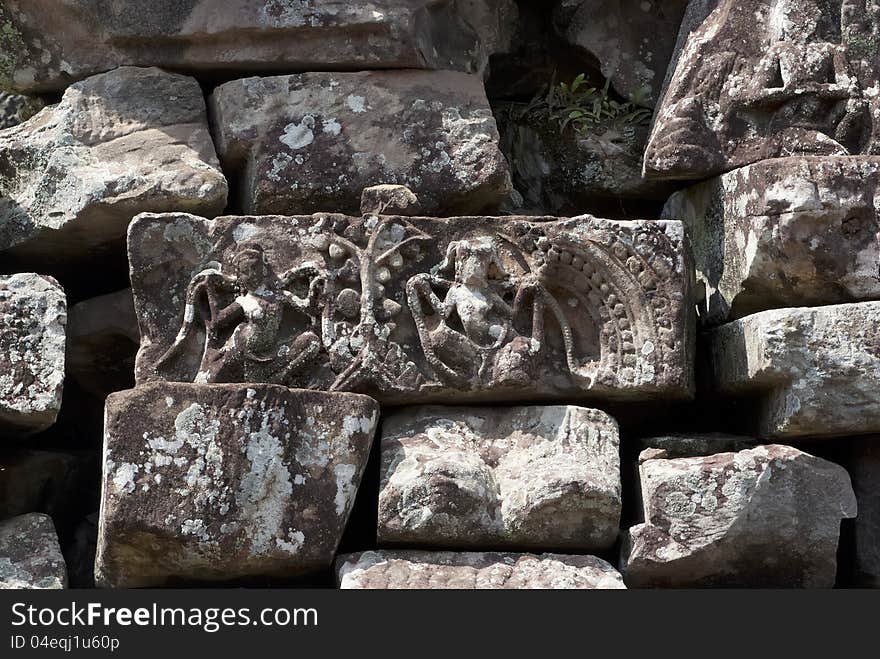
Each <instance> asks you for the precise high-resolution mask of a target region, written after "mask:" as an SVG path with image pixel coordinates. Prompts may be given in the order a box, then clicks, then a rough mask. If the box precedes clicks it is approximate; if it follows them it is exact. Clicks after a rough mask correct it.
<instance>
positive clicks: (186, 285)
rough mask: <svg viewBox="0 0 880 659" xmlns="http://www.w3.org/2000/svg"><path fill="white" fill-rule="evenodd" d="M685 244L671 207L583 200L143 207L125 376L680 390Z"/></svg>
mask: <svg viewBox="0 0 880 659" xmlns="http://www.w3.org/2000/svg"><path fill="white" fill-rule="evenodd" d="M688 249H689V248H688V246H687V244H686V238H685V236H684V233H683V230H682V225H681V224H680V223H678V222H643V221H630V222H613V221H609V220H600V219H596V218H593V217H591V216H582V217H579V218H572V219H569V220H560V221H550V219H549V218H544V221H538V222H533V221H527V220H526V218H518V217H503V218H493V217H464V218H452V219H449V220H437V219H433V218H406V217H399V216H381V217H376V216H368V217H360V218H352V217H346V216H343V215H333V214H316V215H312V216H295V217H276V216H266V217H223V218H218V219H216V220H213V221H210V220H205V219H203V218H199V217H195V216H191V215H185V214H164V215H153V214H144V215H141V216H139V217H138V218H136V219H135V220H134V222H133V223H132V225H131V228H130V231H129V257H130V262H131V282H132V288H133V292H134V299H135V310H136V312H137V314H138V321H139V324H140V330H141V348H140V351H139V352H138V358H137V364H136V378H137V381H138V382H146V381H149V380H155V379H165V380H170V381H188V382H193V381H196V382H242V381H249V382H275V383H279V384H285V385H287V386H298V387H306V388H318V389H329V390H348V391H352V390H353V391H358V392H361V393H366V394H369V395H371V396H373V397H375V398H377V399H379V400H381V401H382V402H383V403H403V402H415V401H418V402H421V403H425V402H461V401H479V400H485V401H492V400H501V399H505V400H517V399H523V398H528V399H530V400H542V399H553V398H557V397H562V396H567V397H572V396H574V397H577V398H579V399H583V400H587V399H590V398H621V399H631V398H633V397H635V396H641V397H644V398H659V397H666V398H682V397H687V396H688V395H689V394H690V392H691V388H692V385H693V377H692V360H693V346H692V343H693V318H692V314H693V306H692V303H691V301H690V286H691V278H692V272H691V269H690V268H691V265H690V257H689V255H688ZM206 327H207V328H209V330H210V331H209V332H208V333H207V334H206V332H205V328H206Z"/></svg>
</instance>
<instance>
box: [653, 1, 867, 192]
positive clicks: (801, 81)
mask: <svg viewBox="0 0 880 659" xmlns="http://www.w3.org/2000/svg"><path fill="white" fill-rule="evenodd" d="M878 39H880V17H878V14H877V12H876V11H873V10H866V8H865V4H864V3H862V5H861V8H859V3H858V2H850V1H849V0H847V1H843V2H842V1H841V0H831V1H829V0H772V1H768V0H708V1H707V0H692V2H691V3H690V5H689V6H688V11H687V14H686V15H685V18H684V23H683V27H682V31H681V33H680V37H679V44H678V46H677V53H676V55H674V56H673V61H672V63H671V64H670V67H671V68H672V69H673V73H672V75H671V76H670V77H669V79H668V82H667V84H666V85H665V88H664V91H663V94H662V97H661V99H662V100H661V101H660V103H659V105H658V108H657V113H656V114H655V118H654V126H653V131H652V135H651V138H650V140H649V142H648V147H647V150H646V153H645V174H646V175H647V176H651V177H659V178H680V179H702V178H706V177H708V176H712V175H714V174H719V173H721V172H724V171H728V170H731V169H734V168H736V167H741V166H743V165H747V164H749V163H754V162H758V161H760V160H764V159H767V158H777V157H780V156H789V155H823V156H847V155H856V154H870V153H876V152H877V149H878V138H880V121H878V116H880V95H878V94H877V93H876V91H875V90H876V88H877V85H878V83H880V49H878V48H877V43H878Z"/></svg>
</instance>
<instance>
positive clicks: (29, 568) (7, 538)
mask: <svg viewBox="0 0 880 659" xmlns="http://www.w3.org/2000/svg"><path fill="white" fill-rule="evenodd" d="M66 587H67V566H66V565H65V564H64V557H63V556H62V555H61V547H59V546H58V536H57V535H56V534H55V525H54V524H52V518H51V517H49V516H48V515H42V514H40V513H29V514H27V515H19V516H18V517H13V518H11V519H7V520H5V521H3V522H0V589H8V590H18V589H41V590H42V589H60V588H66Z"/></svg>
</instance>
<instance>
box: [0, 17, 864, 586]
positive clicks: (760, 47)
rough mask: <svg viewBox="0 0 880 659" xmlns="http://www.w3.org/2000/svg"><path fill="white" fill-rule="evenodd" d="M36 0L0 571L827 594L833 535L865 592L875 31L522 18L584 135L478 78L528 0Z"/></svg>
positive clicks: (6, 29) (511, 49)
mask: <svg viewBox="0 0 880 659" xmlns="http://www.w3.org/2000/svg"><path fill="white" fill-rule="evenodd" d="M56 4H57V3H50V2H43V1H39V0H38V1H35V2H16V1H12V2H6V3H5V4H4V6H3V7H2V8H0V19H2V21H3V30H2V31H0V48H2V51H3V52H2V53H0V81H2V83H3V85H4V86H5V87H7V88H8V89H10V90H12V91H15V92H17V93H24V94H30V95H32V96H34V97H35V98H36V96H38V95H41V94H42V95H44V99H42V100H41V99H39V98H36V100H34V101H32V102H31V101H28V102H29V103H32V104H31V105H30V106H29V107H30V108H32V109H33V110H36V109H38V107H39V106H40V105H41V104H42V103H43V100H45V101H49V104H48V106H47V107H45V108H44V109H42V110H40V111H39V112H37V113H36V114H35V115H34V116H33V117H30V118H27V116H26V115H27V114H29V111H28V112H20V111H19V110H17V109H16V110H15V117H14V118H13V119H12V120H11V121H10V123H15V124H16V125H13V126H11V127H9V128H7V129H5V130H2V131H0V266H2V270H0V272H4V273H5V272H7V271H8V274H3V275H0V346H2V347H3V350H2V351H0V439H2V442H3V443H4V444H8V445H9V446H8V447H7V446H3V447H0V461H2V462H3V464H5V465H7V468H5V469H4V470H3V472H2V473H3V475H2V476H0V498H2V500H0V512H2V514H0V518H2V519H0V584H2V585H3V586H4V587H39V588H59V587H64V586H65V585H66V584H67V581H68V576H67V575H68V572H70V574H71V575H74V574H75V575H77V577H76V578H77V579H80V576H79V575H80V574H81V573H82V572H83V571H85V572H87V573H89V572H90V570H89V568H88V567H86V568H85V570H83V567H82V566H83V565H85V566H89V565H94V570H93V577H94V580H95V582H96V584H97V585H98V586H101V587H110V588H120V587H153V586H175V585H205V584H208V583H211V584H216V583H225V584H245V585H248V584H252V583H256V582H259V583H264V582H269V583H273V584H280V585H286V584H291V583H306V584H310V585H311V584H315V583H323V584H324V585H330V583H331V582H332V583H333V584H334V585H337V586H338V587H340V588H345V589H350V588H590V589H619V588H624V587H723V586H749V587H813V588H816V587H820V588H821V587H831V586H834V585H835V584H838V585H850V584H849V583H843V584H841V578H840V574H841V573H842V571H841V569H840V566H838V564H837V557H838V551H839V548H840V535H841V522H842V520H849V519H852V518H855V521H854V522H850V523H851V524H853V525H854V526H853V529H854V531H855V533H854V536H855V542H854V546H853V547H852V548H850V549H847V548H846V547H843V549H844V553H843V554H842V555H843V556H844V560H846V561H847V564H846V565H845V566H843V567H844V568H845V569H846V570H849V571H850V572H851V573H852V575H853V578H854V579H855V580H856V581H858V582H860V583H865V584H869V585H876V583H877V580H878V578H880V577H878V567H877V565H878V560H877V552H878V549H877V538H876V535H877V534H876V533H875V532H874V531H875V529H874V518H875V517H876V510H874V508H876V506H875V505H874V502H873V499H874V498H876V497H875V494H876V491H877V485H878V483H880V480H878V479H880V475H878V470H877V469H876V468H875V466H874V463H876V459H875V458H876V456H875V453H876V451H874V450H873V449H872V444H871V435H872V434H877V433H880V416H878V412H877V410H878V409H880V393H878V392H880V387H878V386H877V384H878V383H880V362H878V358H880V334H878V332H877V330H876V329H875V328H876V324H877V320H878V318H877V316H878V314H880V311H878V310H880V307H878V305H880V301H877V300H878V298H880V266H878V262H880V252H878V249H877V244H878V235H880V234H878V228H877V211H876V208H877V203H878V201H877V199H878V198H880V197H878V195H877V192H876V188H877V179H878V163H880V161H878V156H877V144H876V142H877V130H876V125H877V122H878V119H877V112H878V108H877V107H876V106H877V98H878V96H877V94H876V93H875V91H873V90H876V89H877V85H878V84H880V59H878V58H880V56H878V55H877V51H876V49H873V50H872V49H871V48H864V47H862V46H861V45H863V44H865V43H872V39H874V38H875V35H876V34H877V32H878V31H880V26H877V25H873V22H872V21H874V19H873V18H866V19H865V20H863V21H854V20H851V19H852V16H851V12H848V11H846V10H845V9H846V8H845V7H844V6H843V5H845V4H846V3H842V2H825V3H816V2H812V1H811V0H786V1H783V0H779V1H778V2H765V1H759V0H748V1H745V2H741V1H740V0H737V1H736V2H733V0H713V1H712V2H705V1H703V0H693V1H692V2H690V3H685V2H674V3H667V4H668V6H667V7H665V8H664V9H663V10H662V11H657V12H656V13H654V11H653V10H654V7H653V5H654V4H655V3H638V2H621V3H605V2H602V3H586V2H584V3H577V2H559V3H551V4H553V5H554V6H553V7H552V8H549V9H548V10H547V14H548V17H549V18H550V19H551V20H550V21H549V24H550V25H552V28H553V31H554V34H555V35H556V38H559V37H561V38H562V40H564V42H565V43H566V45H567V47H569V48H571V51H570V52H572V53H576V52H577V53H581V54H582V55H583V54H584V53H586V54H587V56H586V57H587V59H588V60H590V61H591V62H594V63H595V62H598V66H597V69H596V70H595V71H594V72H593V78H592V79H590V80H588V81H584V78H583V76H581V77H580V80H581V82H579V83H577V85H580V84H582V83H583V84H584V85H585V87H584V89H585V88H586V86H587V85H594V87H593V90H592V92H591V94H592V96H590V98H591V99H594V100H591V102H590V107H598V108H599V109H600V110H602V108H604V110H602V111H604V112H605V113H606V115H608V116H613V119H602V117H603V116H606V115H603V114H602V111H596V116H597V117H598V118H597V119H596V122H597V123H595V124H590V123H589V122H587V121H586V120H585V119H584V113H583V112H582V111H580V110H578V112H581V114H579V115H577V116H575V114H574V113H572V112H571V109H570V108H568V109H567V110H566V111H567V112H568V113H569V114H568V115H567V117H562V118H560V117H557V116H556V115H554V114H553V109H554V108H553V107H552V103H554V102H556V101H553V100H552V95H551V96H547V94H549V93H550V92H548V91H542V92H541V93H540V94H539V95H538V96H536V97H535V98H536V99H543V100H541V101H540V102H535V101H533V102H532V104H531V105H533V106H534V107H535V108H538V107H541V108H544V106H543V105H541V104H542V103H545V104H549V107H547V108H544V109H543V110H540V111H536V113H533V114H531V115H529V116H528V117H526V115H525V114H515V115H514V114H510V113H508V114H507V115H504V116H506V119H505V118H503V117H502V114H501V113H499V107H500V103H501V102H502V101H503V102H504V103H507V102H508V101H509V99H507V98H505V97H504V96H503V95H501V94H499V93H498V92H497V91H495V92H494V93H491V94H487V89H495V90H497V88H498V87H497V84H496V85H495V86H494V87H493V84H492V80H493V76H499V75H503V72H504V71H505V66H509V65H510V63H511V62H516V61H517V58H518V57H519V56H520V55H519V49H520V48H521V46H522V44H521V43H520V41H521V40H525V37H524V36H523V35H526V34H527V33H528V29H527V28H528V23H529V18H528V17H529V13H528V12H533V11H536V9H535V8H534V7H526V6H525V5H526V4H528V3H517V2H514V1H513V0H481V1H479V2H470V1H468V2H464V1H460V0H449V1H445V0H444V1H443V2H423V1H416V0H412V1H408V2H374V3H369V4H370V9H366V8H365V7H364V6H361V5H359V4H358V3H340V2H333V1H332V0H328V1H326V2H315V3H308V6H306V5H305V4H303V5H299V4H297V5H295V6H294V5H291V4H290V3H283V2H264V3H238V4H236V5H235V8H234V9H230V8H229V6H226V7H223V6H222V5H223V3H217V2H212V1H209V0H200V1H194V2H186V3H183V4H182V5H181V6H179V7H177V8H176V9H174V10H171V9H170V8H164V7H162V8H159V9H157V10H155V11H151V12H148V13H149V15H147V14H146V13H145V10H144V9H143V6H142V3H135V2H126V1H124V2H117V3H115V5H114V10H113V12H111V13H110V15H104V14H103V13H102V9H101V8H102V6H103V4H102V3H99V2H97V1H93V0H81V1H79V2H73V3H67V4H65V5H64V7H63V8H58V7H57V6H56ZM645 5H648V8H647V9H646V8H645ZM685 5H687V7H685ZM518 9H519V10H521V11H522V12H524V13H523V14H522V15H520V11H518ZM679 23H681V31H680V32H679V33H678V43H677V44H676V43H675V42H676V38H675V31H676V30H677V29H678V26H679ZM622 25H623V26H625V28H623V27H621V26H622ZM657 31H659V32H660V34H659V36H658V38H656V39H650V40H649V41H650V48H646V47H644V46H643V44H642V42H643V41H644V39H643V37H644V36H645V33H646V32H657ZM85 34H90V35H91V37H90V38H89V39H85V38H83V35H85ZM160 36H161V39H158V37H160ZM157 43H158V45H157ZM767 43H770V44H771V45H770V47H769V48H768V47H767V46H766V44H767ZM230 44H235V45H234V46H230ZM860 44H861V45H860ZM621 53H623V55H621ZM667 62H669V66H668V68H667V65H666V63H667ZM498 71H501V72H502V74H499V73H498ZM495 80H498V78H497V77H496V78H495ZM603 83H607V84H605V85H604V88H603ZM553 84H554V85H555V84H556V81H555V80H553ZM577 85H575V84H574V83H572V84H563V85H562V91H558V88H556V87H551V88H550V90H551V91H552V89H557V92H556V93H557V94H562V95H565V94H567V95H568V96H567V97H566V98H568V99H569V100H571V99H575V100H576V99H577V98H579V97H578V96H577V90H576V87H577ZM598 90H601V91H598ZM52 95H55V97H54V98H53V97H52ZM548 98H551V100H550V101H548V100H547V99H548ZM595 99H598V100H595ZM12 100H14V99H11V100H10V101H9V102H10V103H11V102H12ZM53 100H54V101H56V102H55V103H54V104H53V103H52V101H53ZM16 102H17V103H18V101H16ZM517 102H520V101H517ZM517 102H514V103H513V104H514V105H516V103H517ZM571 102H575V101H571ZM20 103H21V104H24V103H25V101H21V102H20ZM593 103H598V105H595V106H594V105H593ZM527 105H528V104H527ZM655 106H656V110H655V112H654V115H653V119H652V121H651V123H650V125H648V123H647V121H646V120H645V117H646V116H647V115H648V114H650V113H649V112H648V108H654V107H655ZM15 107H16V108H17V107H19V105H16V106H15ZM21 107H24V106H23V105H21ZM508 110H510V108H508ZM510 112H512V110H511V111H510ZM541 112H544V114H541ZM615 113H616V114H615ZM8 114H10V115H11V114H12V113H11V112H10V113H8ZM535 121H538V123H541V122H544V123H543V124H542V125H541V130H540V131H535V130H534V128H535V124H534V122H535ZM572 121H573V122H574V123H572V124H569V122H572ZM603 121H604V123H603ZM597 154H601V156H597ZM639 170H642V171H643V173H644V177H642V176H640V175H639ZM573 181H574V182H575V183H574V184H573V183H572V182H573ZM524 184H525V185H526V186H527V188H528V189H526V188H524V187H523V186H524ZM532 186H534V187H532ZM673 191H674V194H671V196H669V199H668V201H667V202H666V205H665V207H664V208H663V209H662V211H661V210H660V208H659V206H658V207H656V208H655V209H654V210H653V211H651V210H647V211H646V212H645V213H644V215H641V214H635V213H633V212H631V210H629V209H632V208H634V206H632V205H631V204H632V201H633V200H636V201H638V202H641V201H644V202H646V203H645V204H644V205H643V206H638V207H639V208H644V209H651V208H654V207H652V206H651V204H650V203H649V202H652V201H656V200H657V199H661V198H662V199H665V198H666V197H667V195H668V193H670V192H673ZM600 198H601V200H602V201H601V203H600V201H599V199H600ZM609 198H610V199H613V200H623V199H627V200H628V201H627V204H626V205H623V202H622V201H621V205H620V208H619V209H617V210H619V212H614V213H606V212H605V211H606V210H607V209H608V208H609V205H608V199H609ZM612 206H613V204H612ZM568 209H574V212H567V211H568ZM563 211H565V212H563ZM609 215H611V216H613V217H615V218H616V219H605V218H606V217H608V216H609ZM123 257H124V258H125V259H126V260H127V264H128V272H127V277H121V278H117V279H115V280H114V279H113V277H112V275H111V274H110V273H109V268H108V275H107V280H108V281H107V283H104V282H101V277H100V272H101V268H102V266H103V265H105V264H111V263H114V262H115V260H120V259H122V258H123ZM86 271H88V272H89V273H93V272H94V271H97V272H98V273H99V275H98V276H97V277H92V278H89V277H86V276H85V275H84V274H83V273H84V272H86ZM32 273H41V274H32ZM51 275H55V277H53V276H51ZM95 282H97V283H95ZM116 284H119V285H116ZM65 290H66V291H67V293H66V294H65ZM84 291H85V292H84ZM68 304H70V320H69V322H68V320H67V306H68ZM698 348H700V350H698ZM697 371H699V372H700V373H702V374H704V375H706V377H705V378H703V379H702V380H700V379H698V377H697ZM695 396H697V400H699V401H700V403H695V402H694V397H695ZM704 400H708V403H703V401H704ZM80 401H90V403H89V404H87V405H84V406H83V409H85V408H89V406H91V408H92V409H96V408H97V407H99V406H100V407H101V408H102V410H103V419H102V420H101V419H97V420H95V421H93V422H90V421H89V419H88V415H87V414H85V413H83V414H78V412H80V409H79V408H78V403H79V402H80ZM95 401H98V402H99V405H95ZM733 403H735V404H740V403H742V404H743V405H744V406H745V408H746V409H747V410H748V412H747V414H745V415H743V418H742V419H737V421H741V422H742V423H741V424H739V425H743V426H746V431H747V432H748V433H749V434H748V435H747V436H731V435H729V434H725V433H729V432H730V431H731V426H732V425H733V424H732V423H731V419H729V418H725V417H724V415H723V414H722V413H720V412H716V409H715V408H714V407H712V406H716V407H717V410H719V411H720V410H722V409H724V408H725V406H726V405H727V404H733ZM704 404H706V405H708V406H709V409H708V411H706V410H703V411H702V412H703V413H702V414H701V413H700V412H701V410H699V408H700V406H701V405H704ZM646 406H652V407H646ZM646 409H647V410H648V412H645V410H646ZM675 409H678V410H684V411H683V412H682V413H680V414H679V415H678V416H675V414H674V412H671V411H670V410H675ZM71 410H74V411H73V412H71ZM651 410H654V411H656V412H652V411H651ZM653 413H656V414H657V416H658V418H660V419H663V420H664V421H665V422H668V423H669V425H671V426H672V427H671V428H670V429H671V430H672V431H673V432H675V433H678V434H674V435H673V434H670V435H669V436H661V437H658V436H655V435H656V432H652V430H653V429H652V428H650V426H651V419H650V418H649V419H648V421H647V422H645V421H644V419H642V421H641V425H639V424H638V423H636V422H635V421H636V420H637V417H639V416H640V415H646V414H647V415H650V414H653ZM74 417H76V418H75V419H74ZM692 417H693V418H692ZM634 428H639V429H638V430H634ZM855 435H864V436H865V437H864V438H854V437H853V436H855ZM34 438H36V439H34ZM804 440H810V441H811V442H813V443H811V444H804V443H803V442H804ZM29 441H39V448H38V449H31V448H30V447H28V446H27V443H28V442H29ZM65 442H69V444H70V445H69V446H66V445H65ZM101 443H103V449H101V447H100V446H99V444H101ZM788 444H796V446H791V445H788ZM636 446H638V447H639V448H641V449H642V450H641V453H640V454H639V455H638V457H637V458H635V453H634V452H633V450H632V449H633V448H634V447H636ZM832 446H833V447H838V449H837V450H838V453H834V452H833V451H830V449H828V450H826V448H823V447H832ZM814 447H816V448H815V450H814ZM829 451H830V453H829ZM371 452H373V455H374V456H376V458H377V460H376V461H375V462H376V464H377V465H378V469H377V470H376V471H375V472H371V471H370V470H368V469H367V466H368V464H369V462H370V460H369V458H370V455H371ZM814 453H815V454H817V455H814ZM838 454H839V455H843V456H844V458H842V459H838V458H837V457H836V456H837V455H838ZM819 455H822V456H823V457H819ZM826 458H827V459H826ZM90 459H91V462H90ZM838 462H840V463H841V464H838ZM96 465H97V466H99V467H100V468H99V469H94V467H95V466H96ZM90 470H92V471H93V473H90ZM624 470H630V471H631V473H635V474H637V476H636V479H635V480H636V487H635V488H628V487H626V483H627V480H628V479H626V478H625V477H624ZM98 471H100V477H98V476H97V473H96V472H98ZM850 475H852V481H851V478H850ZM366 482H370V483H371V484H373V485H375V489H374V488H372V487H363V486H362V483H366ZM86 483H91V485H86ZM89 487H92V488H93V489H94V491H95V497H94V498H93V500H92V503H91V505H92V507H91V509H90V510H79V511H76V512H71V510H72V509H71V507H70V505H69V500H70V499H72V498H74V497H75V495H76V494H77V493H79V492H83V491H86V490H88V488H89ZM98 495H99V496H98ZM639 502H640V505H639ZM628 504H629V505H628ZM633 504H635V505H633ZM364 507H367V508H369V509H370V510H373V511H375V512H376V520H377V521H376V523H375V525H374V527H373V528H370V529H369V532H367V533H363V532H361V533H360V534H359V535H357V536H356V537H354V539H353V538H352V534H354V531H353V529H355V528H357V527H358V525H360V524H362V522H363V520H369V519H370V517H369V516H368V515H364V514H363V510H364ZM633 510H637V511H640V512H636V514H635V515H633V514H632V512H631V511H633ZM87 513H91V514H87ZM367 523H369V522H368V521H367ZM346 529H348V532H347V531H346ZM59 538H60V540H61V542H60V543H59ZM61 548H63V549H64V557H63V558H62V557H61ZM847 552H848V553H847ZM92 553H94V554H95V556H94V559H93V558H92ZM65 561H66V562H67V564H68V566H69V569H66V568H65ZM331 574H332V576H329V575H331ZM91 576H92V575H91V574H89V575H88V576H86V577H85V580H86V581H89V580H90V579H91Z"/></svg>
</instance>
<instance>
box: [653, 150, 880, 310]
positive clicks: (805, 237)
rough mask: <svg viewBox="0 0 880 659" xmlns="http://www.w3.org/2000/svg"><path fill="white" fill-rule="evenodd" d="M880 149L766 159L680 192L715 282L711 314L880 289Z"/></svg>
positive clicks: (669, 208)
mask: <svg viewBox="0 0 880 659" xmlns="http://www.w3.org/2000/svg"><path fill="white" fill-rule="evenodd" d="M878 182H880V157H877V156H847V157H836V156H824V157H806V156H801V157H791V158H776V159H773V160H763V161H761V162H759V163H756V164H754V165H749V166H747V167H742V168H740V169H736V170H734V171H732V172H728V173H726V174H723V175H721V176H717V177H715V178H713V179H710V180H708V181H705V182H703V183H699V184H697V185H694V186H692V187H690V188H687V189H685V190H682V191H680V192H677V193H676V194H674V195H673V196H672V197H671V198H670V199H669V201H668V202H667V204H666V207H665V208H664V209H663V217H665V218H668V219H676V220H682V221H683V222H684V223H685V225H686V226H687V227H688V236H689V237H690V239H691V241H692V244H693V249H694V261H695V265H696V267H697V278H698V281H700V282H701V283H703V284H704V285H705V287H706V299H705V300H704V301H702V302H701V303H700V306H701V307H702V312H701V318H702V319H703V320H704V322H706V323H709V324H718V323H719V322H724V321H725V320H727V319H728V318H740V317H742V316H745V315H748V314H750V313H755V312H758V311H763V310H765V309H771V308H779V307H796V306H802V305H814V304H838V303H843V302H854V301H858V300H868V299H876V298H878V297H880V277H878V264H880V233H878V231H880V227H878V221H877V203H878V200H880V196H878V195H880V191H878Z"/></svg>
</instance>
